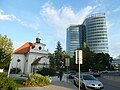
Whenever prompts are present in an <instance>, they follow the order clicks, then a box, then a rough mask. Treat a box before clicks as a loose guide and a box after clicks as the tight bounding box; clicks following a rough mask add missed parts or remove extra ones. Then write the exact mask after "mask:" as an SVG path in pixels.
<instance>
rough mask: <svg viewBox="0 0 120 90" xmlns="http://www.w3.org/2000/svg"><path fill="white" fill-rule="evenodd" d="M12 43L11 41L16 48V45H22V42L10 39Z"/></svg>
mask: <svg viewBox="0 0 120 90" xmlns="http://www.w3.org/2000/svg"><path fill="white" fill-rule="evenodd" d="M12 43H13V47H14V49H17V48H18V47H20V46H21V45H23V43H22V42H18V41H12Z"/></svg>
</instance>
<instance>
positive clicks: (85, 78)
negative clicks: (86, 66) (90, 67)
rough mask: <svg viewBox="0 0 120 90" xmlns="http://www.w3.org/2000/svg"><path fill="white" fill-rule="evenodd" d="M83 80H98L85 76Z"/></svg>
mask: <svg viewBox="0 0 120 90" xmlns="http://www.w3.org/2000/svg"><path fill="white" fill-rule="evenodd" d="M83 79H84V80H96V78H95V77H93V76H91V75H83Z"/></svg>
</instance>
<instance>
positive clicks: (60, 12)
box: [40, 3, 96, 35]
mask: <svg viewBox="0 0 120 90" xmlns="http://www.w3.org/2000/svg"><path fill="white" fill-rule="evenodd" d="M95 8H96V7H92V6H86V7H85V8H83V9H81V10H79V11H78V12H75V11H74V10H73V9H72V8H71V7H61V8H60V9H56V8H55V7H53V6H52V4H50V3H46V4H44V5H43V6H42V10H41V12H40V13H41V14H42V16H43V17H44V19H45V20H46V22H47V23H48V24H50V25H51V26H53V27H54V29H55V30H56V32H57V33H59V35H65V30H66V28H67V27H68V26H69V25H70V24H82V22H83V20H84V19H85V17H86V16H87V15H89V14H90V13H91V12H92V11H93V10H94V9H95Z"/></svg>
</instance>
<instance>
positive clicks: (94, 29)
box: [83, 13, 108, 53]
mask: <svg viewBox="0 0 120 90" xmlns="http://www.w3.org/2000/svg"><path fill="white" fill-rule="evenodd" d="M83 24H84V25H85V27H86V43H87V46H88V47H89V48H90V50H91V51H93V52H95V53H102V52H103V53H108V38H107V27H106V17H105V13H97V14H93V15H90V16H88V17H87V18H86V19H85V20H84V22H83Z"/></svg>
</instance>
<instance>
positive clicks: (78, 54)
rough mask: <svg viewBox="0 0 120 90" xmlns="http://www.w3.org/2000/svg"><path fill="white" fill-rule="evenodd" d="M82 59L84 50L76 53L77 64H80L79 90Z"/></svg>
mask: <svg viewBox="0 0 120 90" xmlns="http://www.w3.org/2000/svg"><path fill="white" fill-rule="evenodd" d="M82 58H83V55H82V50H76V51H75V63H76V64H79V90H80V64H82V63H83V61H82Z"/></svg>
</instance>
